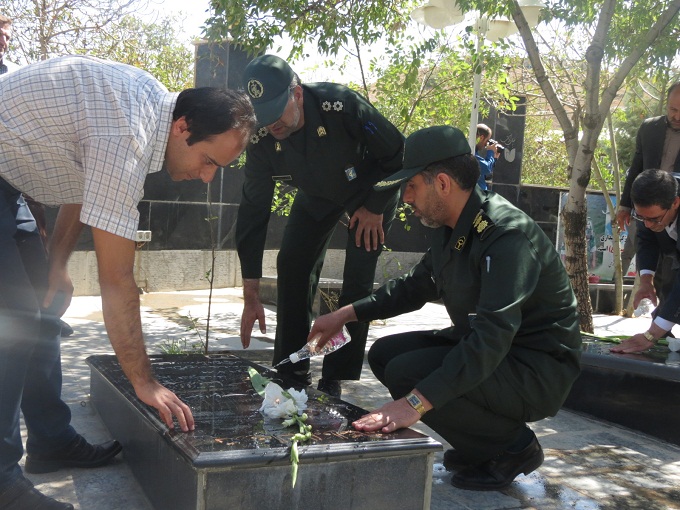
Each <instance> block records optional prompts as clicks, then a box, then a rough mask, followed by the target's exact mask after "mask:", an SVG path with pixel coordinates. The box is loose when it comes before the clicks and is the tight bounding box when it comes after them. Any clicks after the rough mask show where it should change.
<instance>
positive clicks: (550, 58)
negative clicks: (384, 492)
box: [209, 0, 680, 331]
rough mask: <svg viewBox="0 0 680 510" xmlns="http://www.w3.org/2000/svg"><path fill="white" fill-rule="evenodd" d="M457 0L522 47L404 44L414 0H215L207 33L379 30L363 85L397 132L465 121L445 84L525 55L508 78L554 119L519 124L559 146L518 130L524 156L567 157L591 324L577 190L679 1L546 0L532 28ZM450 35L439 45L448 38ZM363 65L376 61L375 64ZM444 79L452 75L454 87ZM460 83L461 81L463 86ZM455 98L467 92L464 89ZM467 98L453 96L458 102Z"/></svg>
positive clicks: (327, 48) (323, 43) (306, 36)
mask: <svg viewBox="0 0 680 510" xmlns="http://www.w3.org/2000/svg"><path fill="white" fill-rule="evenodd" d="M419 3H423V2H419ZM457 3H458V5H459V6H460V7H461V8H462V10H463V11H465V12H467V11H473V10H477V11H479V12H480V13H481V14H482V15H485V16H488V17H490V18H495V17H497V16H501V15H504V16H511V17H512V19H513V20H514V21H515V24H516V25H517V27H518V29H519V32H520V37H521V41H522V44H523V47H524V51H523V52H522V53H518V51H517V50H521V47H520V46H514V47H513V46H502V45H501V46H499V47H497V48H495V49H498V50H500V53H501V56H498V53H496V52H493V51H490V52H489V53H487V54H485V55H476V54H474V53H473V52H472V51H470V50H471V47H470V44H469V42H470V41H469V40H465V38H463V40H462V45H463V47H462V48H461V50H462V51H461V54H462V55H465V56H463V57H460V56H459V55H457V54H456V53H457V52H455V51H451V52H450V54H448V55H445V52H443V51H441V47H442V46H443V44H442V42H443V40H442V39H441V38H440V39H437V37H436V36H435V37H433V38H431V39H430V40H429V41H425V42H415V43H410V42H408V34H407V32H408V30H407V27H408V26H409V23H410V22H409V19H408V14H409V13H410V11H411V10H412V8H413V7H414V2H412V1H399V0H383V1H377V2H374V1H367V0H363V1H362V0H357V1H354V2H347V1H343V0H336V1H332V2H330V3H321V2H318V1H317V2H309V1H301V0H292V1H291V0H268V1H266V2H265V1H264V0H251V1H250V2H249V3H240V2H235V1H234V0H213V3H212V5H213V8H214V16H213V17H212V18H211V20H210V22H209V24H210V25H211V26H210V28H209V33H210V34H211V35H212V36H214V37H223V36H225V35H228V34H230V35H231V36H233V38H234V40H236V41H238V42H239V43H240V44H242V45H243V47H244V49H246V50H248V51H251V52H253V53H255V52H258V51H263V50H264V49H265V48H268V47H270V46H271V45H272V43H274V41H275V40H276V38H277V37H279V36H283V35H285V36H286V37H289V38H291V39H292V40H293V41H294V43H295V46H294V49H293V50H292V52H291V57H299V56H302V55H303V53H304V52H303V50H302V48H303V45H304V43H306V42H308V41H311V40H315V39H319V41H320V43H319V48H320V51H321V52H322V53H324V54H328V55H336V54H338V52H339V50H340V49H347V47H351V48H355V49H356V54H357V55H360V48H361V46H362V45H368V44H372V43H374V42H376V41H377V40H378V39H380V36H381V35H382V34H384V37H385V39H386V41H387V47H388V48H391V50H388V55H387V57H388V60H389V62H388V64H387V65H382V67H381V69H382V70H383V71H384V72H383V73H380V74H379V75H378V79H377V81H376V84H375V87H371V88H369V87H365V88H366V89H367V90H370V95H371V96H372V98H373V99H374V100H375V101H376V102H377V103H379V104H380V107H381V109H382V110H383V111H385V112H386V113H388V116H389V117H390V118H391V119H392V120H394V121H395V123H396V124H398V125H399V126H400V127H402V129H404V130H406V131H408V130H409V129H415V128H417V127H420V126H421V125H431V124H434V123H440V122H441V121H442V120H444V121H445V120H450V121H452V122H462V119H461V117H462V116H461V115H460V114H459V113H458V111H459V108H458V104H457V103H456V100H457V97H458V96H456V95H455V90H454V89H459V90H466V91H468V90H469V88H468V87H469V86H470V84H471V82H472V74H473V73H472V69H473V66H476V65H477V64H478V63H479V62H485V64H486V67H487V70H490V69H493V63H494V62H497V63H500V65H501V67H502V66H503V64H502V63H503V58H505V57H504V56H503V55H505V56H507V55H508V54H509V55H511V56H515V57H518V56H519V55H521V54H523V55H524V56H525V57H526V58H524V59H522V60H521V61H515V63H516V64H517V63H518V62H521V65H519V66H517V67H514V68H512V69H510V72H509V73H508V75H509V81H510V82H511V83H512V85H513V86H517V84H521V85H522V86H521V87H518V88H519V89H520V90H518V93H524V94H526V95H527V97H540V98H541V99H542V101H543V102H542V104H538V107H537V109H538V110H541V109H545V110H549V111H550V112H551V113H552V114H553V115H554V118H555V119H556V120H555V122H554V124H553V125H552V126H551V125H549V123H548V122H547V121H541V122H536V124H535V125H534V124H532V123H531V122H530V123H528V124H529V127H528V129H529V130H530V131H529V134H530V135H531V130H532V129H535V130H536V131H537V133H538V132H539V131H540V133H541V135H540V140H541V141H542V142H545V143H548V142H549V143H550V144H554V143H555V140H554V138H553V137H552V133H554V132H555V130H559V131H561V140H562V144H563V151H554V150H550V149H551V148H552V147H554V145H552V146H551V147H550V148H546V149H547V151H545V152H543V153H541V149H543V146H542V145H539V144H538V142H537V141H536V140H535V139H528V138H527V145H528V147H531V144H532V143H536V145H535V146H534V151H535V153H533V154H532V156H534V155H535V156H536V157H537V159H541V160H542V162H543V163H544V164H545V163H547V162H549V163H551V166H553V167H555V168H556V167H558V166H559V165H560V161H559V158H560V156H558V154H561V157H563V158H564V159H563V161H562V167H563V169H564V173H565V174H566V176H567V178H568V181H569V182H568V185H569V197H568V200H567V204H566V207H565V210H564V212H563V214H562V218H563V220H564V221H563V224H564V225H565V239H566V243H567V253H566V266H567V271H568V273H569V275H570V277H571V279H572V285H573V287H574V289H575V291H576V294H577V299H578V301H579V312H580V317H581V328H582V329H584V330H586V331H591V330H592V318H591V317H592V307H591V304H590V297H589V292H588V283H587V276H588V271H587V264H586V247H585V241H584V240H585V234H584V233H585V227H586V203H585V194H586V189H587V187H588V186H589V184H590V177H591V167H592V164H593V157H594V155H595V154H596V148H597V146H598V142H599V140H600V139H601V134H602V128H603V125H604V123H605V119H606V118H607V116H608V115H609V113H610V112H611V111H612V110H614V109H616V107H617V106H618V105H619V104H620V102H619V99H620V96H621V94H622V92H623V89H624V87H625V85H626V81H627V80H629V81H630V80H631V79H633V78H640V77H642V76H643V75H644V74H645V73H647V72H648V70H649V69H658V68H670V65H671V62H672V61H673V59H674V58H675V57H676V55H677V51H678V45H677V40H678V35H679V34H678V30H679V27H678V21H677V17H676V15H677V12H678V10H680V0H636V1H635V2H632V1H623V2H622V1H616V0H548V1H547V7H546V9H544V11H543V14H542V19H543V21H545V23H544V24H543V25H542V27H543V29H542V30H540V31H538V32H537V34H538V35H536V36H535V35H534V31H532V30H531V28H530V27H529V25H528V23H527V21H526V19H525V17H524V14H523V12H522V10H521V9H520V6H519V4H518V2H517V1H516V0H509V1H507V2H494V1H491V0H457ZM544 34H547V36H545V35H544ZM456 45H457V43H455V42H454V43H453V44H451V43H450V42H448V43H447V46H448V47H449V48H450V47H452V46H453V47H454V48H455V47H456ZM513 50H514V52H513ZM392 51H393V52H394V54H392V53H390V52H392ZM492 55H493V56H492ZM640 62H642V63H643V65H639V64H640ZM372 67H373V68H374V69H376V68H378V67H379V66H378V65H377V64H373V63H372ZM493 75H494V73H493V72H489V73H488V74H485V83H486V84H487V87H488V85H489V84H490V83H491V84H494V85H496V84H498V85H500V86H499V87H493V88H496V91H495V93H492V94H489V93H488V89H487V97H491V98H492V99H495V98H503V97H504V91H503V89H504V87H505V89H506V90H507V88H508V87H507V85H506V84H507V80H506V78H505V77H503V73H502V72H499V73H496V75H495V76H494V77H491V76H493ZM447 79H451V85H452V87H451V90H452V91H453V92H452V93H451V94H449V89H448V85H449V83H447ZM466 81H467V83H468V85H467V86H464V85H463V86H460V85H461V84H462V83H464V82H466ZM454 82H455V85H453V83H454ZM460 97H462V98H465V97H469V95H467V96H466V95H465V93H462V94H461V96H460ZM507 97H508V98H510V97H511V95H510V94H508V95H507ZM464 101H465V99H461V105H463V104H464ZM461 109H462V108H461ZM530 112H531V110H530ZM537 119H538V117H537ZM547 134H551V136H550V137H548V136H547ZM525 152H526V151H525ZM532 156H530V158H531V157H532ZM553 156H554V158H553ZM598 157H599V156H598ZM598 161H599V160H598ZM622 166H623V168H624V169H625V168H626V166H625V165H622ZM538 171H540V168H539V169H538ZM612 178H613V179H615V178H616V176H614V175H612Z"/></svg>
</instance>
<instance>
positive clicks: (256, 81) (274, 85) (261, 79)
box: [243, 55, 295, 126]
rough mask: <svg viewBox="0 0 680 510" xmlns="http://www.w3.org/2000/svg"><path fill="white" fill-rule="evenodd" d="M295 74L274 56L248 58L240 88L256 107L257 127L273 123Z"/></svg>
mask: <svg viewBox="0 0 680 510" xmlns="http://www.w3.org/2000/svg"><path fill="white" fill-rule="evenodd" d="M294 77H295V73H294V72H293V70H292V69H291V68H290V66H289V65H288V63H287V62H286V61H285V60H283V59H282V58H279V57H277V56H275V55H261V56H259V57H257V58H254V59H253V60H251V62H250V63H249V64H248V65H247V66H246V68H245V70H244V71H243V87H244V88H245V89H246V92H247V93H248V96H250V101H251V102H252V103H253V107H254V108H255V115H256V116H257V122H258V124H259V125H260V126H268V125H269V124H273V123H274V122H276V121H277V120H279V118H280V117H281V115H283V110H284V109H285V108H286V104H288V97H289V95H288V88H289V87H290V83H291V82H292V81H293V78H294Z"/></svg>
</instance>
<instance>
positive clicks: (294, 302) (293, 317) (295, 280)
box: [273, 190, 399, 380]
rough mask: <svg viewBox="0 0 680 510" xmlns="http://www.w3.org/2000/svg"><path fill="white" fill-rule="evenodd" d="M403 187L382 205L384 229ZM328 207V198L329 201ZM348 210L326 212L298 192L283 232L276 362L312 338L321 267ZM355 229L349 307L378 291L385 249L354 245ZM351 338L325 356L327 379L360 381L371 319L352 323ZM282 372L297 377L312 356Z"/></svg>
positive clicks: (349, 249) (350, 244)
mask: <svg viewBox="0 0 680 510" xmlns="http://www.w3.org/2000/svg"><path fill="white" fill-rule="evenodd" d="M398 200H399V193H398V190H397V191H395V193H394V196H393V197H392V200H390V201H389V202H388V204H387V205H386V206H385V209H384V210H383V230H384V231H385V233H386V234H387V232H388V231H389V229H390V226H391V223H392V220H393V219H394V215H395V212H396V207H397V203H398ZM325 205H326V206H327V207H328V205H327V203H326V204H325ZM344 214H345V211H344V209H343V208H342V207H337V206H333V207H332V208H330V207H329V208H328V209H327V212H326V213H325V214H323V215H320V214H319V208H317V207H315V201H314V200H313V199H309V198H308V197H306V196H305V195H304V194H302V193H300V192H298V195H297V196H296V198H295V202H294V203H293V207H292V209H291V212H290V216H289V218H288V223H287V225H286V229H285V231H284V234H283V241H282V242H281V248H280V250H279V255H278V258H277V306H276V310H277V325H276V340H275V346H274V359H273V364H276V363H278V362H279V361H281V360H282V359H285V358H287V357H288V356H289V355H290V354H291V353H293V352H295V351H297V350H299V349H300V348H301V347H302V346H303V345H304V344H305V343H306V341H307V335H308V334H309V330H310V327H311V321H312V305H313V301H314V296H315V294H316V292H317V288H318V285H319V278H320V275H321V269H322V268H323V262H324V258H325V256H326V251H327V249H328V244H329V243H330V240H331V236H332V235H333V232H334V231H335V229H336V227H337V225H338V222H339V221H341V220H342V217H343V215H344ZM355 233H356V229H352V230H350V229H349V228H347V240H346V244H345V264H344V270H343V281H342V290H341V293H340V297H339V302H338V306H340V307H341V306H344V305H346V304H349V303H352V302H354V301H356V300H357V299H361V298H363V297H366V296H368V295H369V294H371V292H372V291H373V283H374V279H375V268H376V266H377V263H378V258H379V257H380V253H381V252H382V246H379V248H378V250H372V251H366V249H365V248H364V247H363V246H361V247H359V248H357V246H356V244H355ZM347 330H348V331H349V333H350V336H351V337H352V341H351V342H349V343H348V344H347V345H346V346H344V347H343V348H342V349H339V350H338V351H336V352H334V353H332V354H329V355H327V356H326V358H325V359H324V362H323V369H322V377H323V378H325V379H337V380H343V379H344V380H357V379H359V378H360V376H361V367H362V365H363V360H364V351H365V349H366V338H367V336H368V323H365V322H353V323H351V324H348V325H347ZM280 371H281V372H282V373H295V374H296V375H297V377H298V378H300V377H301V374H304V373H307V372H308V371H309V361H308V360H303V361H300V362H298V363H296V364H294V365H293V364H286V365H283V366H282V367H281V368H280Z"/></svg>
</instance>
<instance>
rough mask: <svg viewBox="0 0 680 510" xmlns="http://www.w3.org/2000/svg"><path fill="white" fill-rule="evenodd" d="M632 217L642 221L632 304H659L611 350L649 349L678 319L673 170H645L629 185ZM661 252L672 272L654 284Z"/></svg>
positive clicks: (676, 200) (679, 200) (679, 199)
mask: <svg viewBox="0 0 680 510" xmlns="http://www.w3.org/2000/svg"><path fill="white" fill-rule="evenodd" d="M631 197H632V199H633V206H634V208H633V210H632V212H631V217H632V218H634V219H636V220H637V221H639V222H640V223H641V225H638V231H637V250H636V256H637V261H638V270H639V274H640V287H639V289H638V291H637V292H636V293H635V297H634V306H637V305H638V303H639V302H640V301H641V300H642V299H644V298H648V299H650V300H651V301H652V302H653V303H654V304H657V303H658V302H659V301H660V305H659V306H658V307H657V308H656V310H654V320H653V322H652V324H651V326H650V327H649V329H648V330H647V331H645V332H644V333H639V334H637V335H633V336H632V337H630V338H629V339H627V340H625V341H624V342H622V343H621V344H620V345H618V346H617V347H614V348H613V349H612V351H613V352H623V353H628V352H638V351H644V350H646V349H649V348H650V347H652V346H653V345H654V344H656V342H657V340H658V339H659V338H662V337H665V336H667V333H668V332H669V331H670V330H671V329H672V328H673V326H674V325H675V324H676V323H677V322H678V318H677V317H678V311H679V310H680V281H679V280H678V260H679V259H678V254H679V250H680V245H679V244H678V222H677V219H678V207H680V197H678V181H677V180H676V177H675V175H674V174H671V173H668V172H665V171H663V170H645V171H644V172H642V173H641V174H640V175H639V176H638V177H637V178H636V179H635V182H633V185H632V188H631ZM660 256H664V257H665V258H667V259H668V260H672V261H673V262H674V264H673V265H672V268H673V269H672V274H669V275H667V276H672V277H673V278H666V281H665V283H664V285H663V286H661V287H660V288H658V289H655V287H654V282H653V280H654V274H655V271H656V269H657V267H658V262H659V260H660Z"/></svg>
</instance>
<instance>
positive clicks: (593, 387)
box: [564, 335, 680, 445]
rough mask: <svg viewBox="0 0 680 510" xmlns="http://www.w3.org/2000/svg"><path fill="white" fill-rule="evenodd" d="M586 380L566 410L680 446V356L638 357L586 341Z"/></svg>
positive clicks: (658, 351) (663, 351) (655, 353)
mask: <svg viewBox="0 0 680 510" xmlns="http://www.w3.org/2000/svg"><path fill="white" fill-rule="evenodd" d="M582 338H583V352H582V356H581V375H580V376H579V377H578V379H577V380H576V382H575V383H574V385H573V386H572V389H571V392H570V393H569V397H568V398H567V400H566V402H565V404H564V406H565V407H566V408H568V409H572V410H575V411H579V412H583V413H586V414H589V415H591V416H594V417H596V418H600V419H603V420H606V421H609V422H611V423H616V424H618V425H622V426H624V427H628V428H630V429H633V430H637V431H640V432H643V433H645V434H649V435H651V436H654V437H657V438H659V439H663V440H664V441H668V442H670V443H673V444H676V445H680V399H678V395H680V353H677V352H672V351H670V350H669V349H668V347H666V346H662V345H660V346H657V347H654V348H652V349H650V350H649V351H645V352H640V353H634V354H618V353H612V352H610V349H611V348H612V346H613V344H612V343H610V342H605V341H602V340H598V339H597V338H596V337H591V336H588V335H582Z"/></svg>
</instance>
